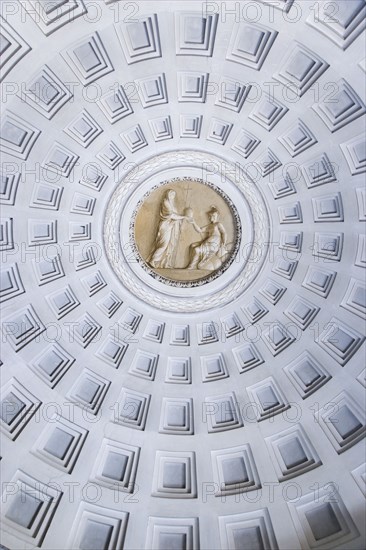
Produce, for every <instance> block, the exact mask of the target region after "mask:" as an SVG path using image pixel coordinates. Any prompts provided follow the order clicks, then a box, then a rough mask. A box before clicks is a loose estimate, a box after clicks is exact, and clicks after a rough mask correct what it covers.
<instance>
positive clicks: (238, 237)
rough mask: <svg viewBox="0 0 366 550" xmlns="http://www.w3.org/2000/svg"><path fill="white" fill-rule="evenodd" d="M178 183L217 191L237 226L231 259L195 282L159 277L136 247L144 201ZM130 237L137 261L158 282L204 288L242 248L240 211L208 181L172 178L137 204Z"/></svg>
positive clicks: (226, 266) (163, 182) (153, 188)
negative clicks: (140, 211) (203, 186)
mask: <svg viewBox="0 0 366 550" xmlns="http://www.w3.org/2000/svg"><path fill="white" fill-rule="evenodd" d="M176 181H192V182H195V183H200V184H202V185H207V187H210V188H211V189H213V190H214V191H216V193H217V194H218V195H220V197H222V198H223V199H224V201H225V202H226V204H227V205H228V207H229V208H230V211H231V215H232V217H233V220H234V226H235V238H234V246H233V248H232V250H231V252H230V256H229V258H227V260H226V261H225V262H224V263H223V264H222V266H221V267H220V268H219V269H217V270H216V271H214V272H213V273H211V274H209V275H207V276H206V277H202V278H201V279H197V280H195V281H175V280H173V279H169V278H168V277H164V276H162V275H159V274H158V273H156V272H155V271H154V270H153V269H151V267H149V265H148V264H147V263H146V261H145V260H144V259H143V258H142V256H141V254H140V252H139V249H138V247H137V245H136V240H135V223H136V217H137V214H138V211H139V209H140V207H141V206H142V204H143V203H144V201H145V200H146V199H147V197H148V196H149V195H151V193H153V192H154V191H155V190H156V189H158V187H163V186H166V187H168V186H169V185H172V184H174V182H176ZM129 235H130V242H131V248H132V251H133V253H134V254H135V256H136V259H137V261H138V263H139V264H140V265H141V267H142V269H144V270H145V271H146V272H147V273H148V274H149V275H151V277H153V278H154V279H156V280H157V281H160V282H161V283H165V284H167V285H169V286H175V287H178V288H193V287H196V286H202V285H204V284H207V283H210V282H211V281H214V280H215V279H217V277H220V275H222V273H224V271H226V270H227V268H228V267H229V266H230V265H231V264H232V263H233V261H234V259H235V256H236V254H237V252H238V249H239V246H240V241H241V223H240V217H239V214H238V211H237V209H236V208H235V206H234V203H233V201H232V200H231V199H230V198H229V197H228V196H227V195H226V193H224V191H223V190H222V189H220V188H219V187H217V186H216V185H214V184H213V183H211V182H208V181H204V180H203V179H200V178H194V177H192V178H191V177H182V178H180V177H176V178H171V179H169V180H166V181H162V182H161V183H159V184H156V185H154V186H153V187H151V189H149V191H147V192H146V193H145V194H144V196H143V197H142V198H141V199H140V200H139V202H138V203H137V205H136V208H135V210H134V212H133V215H132V218H131V223H130V230H129Z"/></svg>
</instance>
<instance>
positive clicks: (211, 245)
mask: <svg viewBox="0 0 366 550" xmlns="http://www.w3.org/2000/svg"><path fill="white" fill-rule="evenodd" d="M207 214H208V218H209V220H210V223H209V224H208V225H205V226H204V227H199V226H198V225H197V224H196V222H195V221H194V220H193V218H188V220H187V221H189V222H190V223H191V224H192V225H193V227H194V229H195V230H196V231H197V233H200V234H201V235H202V236H203V239H202V240H201V241H200V242H197V243H193V244H191V246H190V251H189V257H190V261H189V264H188V265H187V269H206V270H209V271H213V270H216V269H218V268H219V267H221V265H222V264H223V262H224V260H225V258H226V256H227V253H228V251H227V249H226V231H225V228H224V226H223V225H222V223H220V222H219V215H220V213H219V211H218V210H217V208H216V207H215V206H212V207H211V209H210V210H209V211H208V212H207Z"/></svg>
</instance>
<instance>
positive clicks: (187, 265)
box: [134, 180, 238, 282]
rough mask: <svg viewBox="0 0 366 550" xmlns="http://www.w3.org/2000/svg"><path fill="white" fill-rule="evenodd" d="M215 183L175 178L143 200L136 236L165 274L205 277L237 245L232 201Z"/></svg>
mask: <svg viewBox="0 0 366 550" xmlns="http://www.w3.org/2000/svg"><path fill="white" fill-rule="evenodd" d="M225 199H226V197H225V196H224V194H223V193H222V192H221V193H219V192H217V191H216V188H214V186H208V185H205V184H203V183H199V182H197V181H186V180H183V181H177V182H171V183H170V185H164V186H161V187H157V188H156V189H154V190H153V191H152V192H151V193H148V194H147V196H146V198H145V200H143V201H141V205H140V207H139V209H138V212H137V214H136V219H135V230H134V236H135V241H136V245H137V249H138V252H139V254H140V256H141V257H142V259H143V260H144V262H146V264H147V266H148V267H149V268H151V270H152V272H153V273H156V274H158V275H160V276H162V277H164V278H166V279H168V280H173V281H187V282H189V281H196V280H200V279H202V280H204V279H205V278H207V277H208V276H209V275H210V274H212V273H214V272H217V271H218V270H220V269H221V268H222V267H223V266H224V265H225V263H226V262H227V260H228V259H229V258H230V255H231V253H232V251H233V249H234V248H235V246H234V245H235V243H236V240H237V233H238V231H237V229H238V228H237V219H236V216H235V212H234V206H233V205H232V204H231V205H230V204H228V202H227V200H225Z"/></svg>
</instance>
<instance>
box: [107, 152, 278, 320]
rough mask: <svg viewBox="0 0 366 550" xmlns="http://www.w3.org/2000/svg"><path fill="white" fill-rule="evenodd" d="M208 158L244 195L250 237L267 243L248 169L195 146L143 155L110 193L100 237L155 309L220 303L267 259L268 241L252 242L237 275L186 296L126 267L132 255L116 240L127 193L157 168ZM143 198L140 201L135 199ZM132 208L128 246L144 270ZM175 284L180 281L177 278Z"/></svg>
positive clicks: (262, 208) (124, 278)
mask: <svg viewBox="0 0 366 550" xmlns="http://www.w3.org/2000/svg"><path fill="white" fill-rule="evenodd" d="M208 163H214V164H215V165H216V166H220V168H221V172H222V174H223V177H225V179H226V180H228V181H229V182H230V183H231V185H233V186H235V187H236V188H237V189H238V190H239V191H240V192H241V194H242V195H243V200H245V202H246V204H247V206H248V207H249V210H250V213H251V218H252V233H253V243H261V244H266V243H268V242H269V236H270V223H269V216H268V212H267V208H266V205H265V202H264V200H263V197H262V195H261V193H260V192H259V190H258V188H257V186H256V185H255V184H254V183H253V182H252V181H251V180H250V179H249V178H248V175H247V174H245V172H244V171H243V170H242V169H241V168H240V167H238V165H236V166H234V165H233V164H231V163H229V162H227V161H225V160H223V159H221V158H220V157H218V156H216V155H212V154H208V153H203V152H198V151H173V152H169V153H163V154H161V155H157V156H155V157H153V158H151V159H148V160H146V161H145V162H143V163H142V164H140V165H138V166H137V167H135V168H133V169H132V170H131V171H130V172H129V173H128V174H127V175H126V176H125V177H124V178H123V180H121V182H120V183H119V185H118V187H117V188H116V190H115V191H114V193H113V194H112V196H111V198H110V201H109V203H108V206H107V209H106V212H105V221H104V228H103V231H104V234H103V237H104V245H105V252H106V256H107V258H108V260H109V262H110V264H111V266H112V268H113V270H114V272H115V273H116V275H117V277H118V278H119V279H120V281H121V282H122V283H123V285H124V286H125V287H126V288H127V289H128V290H129V291H131V292H132V293H133V294H135V295H136V296H137V297H138V298H140V299H141V300H142V301H144V302H145V303H147V304H150V305H152V306H154V307H157V308H159V309H165V310H168V311H180V312H190V313H192V312H197V311H203V310H207V309H211V308H212V307H217V306H222V305H224V304H226V303H228V302H230V301H232V300H234V299H236V298H237V297H238V296H239V295H240V294H242V292H243V291H244V290H245V289H246V288H247V287H248V286H249V284H250V283H251V282H252V281H253V280H254V278H255V277H256V275H257V274H258V273H259V271H260V269H261V266H262V264H263V262H264V260H265V257H266V254H267V247H266V246H260V247H252V248H251V250H250V253H249V254H248V256H247V258H246V261H245V263H244V265H243V266H242V269H241V270H239V273H238V274H237V276H236V277H235V278H233V280H231V281H229V282H228V284H227V285H226V286H225V288H222V289H220V290H216V291H215V289H212V285H208V284H207V285H204V286H202V290H203V292H202V295H201V296H196V297H192V296H189V293H188V292H187V294H186V295H183V296H177V295H175V296H174V295H171V296H169V295H168V294H166V292H164V293H163V292H159V290H157V289H156V288H152V287H150V286H149V285H148V284H147V283H146V282H145V281H143V280H141V279H140V278H139V277H138V275H137V274H136V273H135V271H134V270H133V269H132V268H131V267H130V265H129V263H130V260H129V259H128V258H127V256H126V253H125V251H124V250H123V246H121V243H120V235H119V230H120V220H121V217H122V214H123V211H124V209H125V206H126V203H127V199H128V198H129V197H130V195H131V193H132V192H135V191H136V189H138V187H139V186H140V185H142V184H143V183H144V182H146V180H147V179H148V178H150V177H152V176H156V175H158V174H159V172H162V171H163V170H170V169H176V170H177V171H178V170H179V171H180V172H184V167H185V166H186V167H193V168H199V169H200V170H202V167H203V166H205V165H207V164H208ZM230 174H236V177H235V180H234V179H232V178H231V177H230ZM178 179H179V180H183V179H184V177H179V178H178ZM190 179H194V178H190ZM169 181H170V182H172V181H173V179H170V180H169ZM162 182H163V183H166V182H167V181H166V180H164V179H162ZM204 183H206V182H204ZM155 187H156V186H155ZM214 187H216V186H214ZM215 190H216V189H215ZM151 191H152V189H150V191H149V192H151ZM224 197H225V200H227V199H228V200H229V204H230V203H232V201H231V199H230V198H229V197H228V196H226V194H224ZM142 200H144V197H142V198H141V201H142ZM141 201H139V204H140V202H141ZM136 212H137V208H135V210H134V213H133V215H132V219H131V223H130V235H129V238H130V243H129V244H130V250H129V252H131V247H132V250H134V249H136V250H135V252H134V253H135V262H137V263H139V265H141V268H142V270H143V271H146V264H145V262H144V261H143V260H142V259H141V258H140V255H139V254H138V251H137V247H136V245H135V244H134V238H131V237H133V236H132V235H131V230H132V227H133V223H134V219H135V216H136ZM239 224H240V219H239ZM240 231H241V230H240ZM240 235H241V232H240V233H239V234H238V237H239V239H237V240H238V248H239V243H240ZM116 243H118V246H119V253H118V254H116V249H115V246H116ZM238 248H237V249H238ZM234 259H235V254H232V256H231V258H230V260H231V262H232V261H233V260H234ZM143 264H145V265H143ZM228 267H229V266H227V267H226V268H225V270H226V269H228ZM223 268H224V266H223ZM223 268H222V270H220V271H221V273H222V272H223V270H224V269H223ZM221 273H220V274H221ZM215 275H216V273H215V274H214V279H216V278H217V277H218V276H219V275H217V277H215ZM159 277H160V276H159V275H157V274H155V273H154V281H155V280H157V279H159ZM161 279H162V281H163V282H164V283H165V285H164V286H165V288H168V285H167V284H166V282H167V280H166V279H165V278H163V277H161ZM205 282H206V281H205ZM207 282H209V281H207ZM174 283H177V281H174ZM194 283H195V281H194V282H193V284H192V285H191V286H197V285H194ZM174 286H180V285H179V282H178V284H177V285H174ZM184 286H186V285H184ZM206 289H207V292H206V293H205V292H204V291H205V290H206ZM172 290H173V289H172ZM183 290H184V289H183ZM185 290H187V291H189V288H186V289H185Z"/></svg>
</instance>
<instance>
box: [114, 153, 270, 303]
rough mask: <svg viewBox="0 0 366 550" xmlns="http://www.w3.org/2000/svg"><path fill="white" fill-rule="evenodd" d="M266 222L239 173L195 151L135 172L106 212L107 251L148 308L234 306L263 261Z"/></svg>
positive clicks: (256, 195)
mask: <svg viewBox="0 0 366 550" xmlns="http://www.w3.org/2000/svg"><path fill="white" fill-rule="evenodd" d="M269 236H270V220H269V217H268V213H267V209H266V205H265V203H264V200H263V198H262V195H261V193H260V191H259V190H258V188H257V186H256V185H255V184H254V182H253V181H252V180H251V179H250V178H249V176H248V175H247V174H246V173H245V172H244V171H243V170H242V169H241V168H240V166H237V165H233V164H231V163H229V162H227V161H226V160H223V159H221V158H220V157H217V156H216V155H212V154H208V153H203V152H200V151H172V152H169V153H164V154H161V155H158V156H156V157H153V158H151V159H148V160H146V161H145V162H143V163H141V164H139V165H138V166H135V167H134V168H133V169H132V170H131V171H130V172H129V173H128V174H127V175H126V176H125V177H124V178H123V179H121V181H120V183H119V184H118V186H117V187H116V189H115V190H114V192H113V194H112V196H111V198H110V200H109V203H108V206H107V208H106V211H105V223H104V245H105V252H106V255H107V258H108V260H109V262H110V264H111V266H112V268H113V270H114V272H115V274H116V276H117V277H118V278H119V280H120V281H121V283H122V284H123V285H124V286H125V287H126V288H128V289H129V290H130V291H131V292H133V293H134V294H135V296H137V297H138V298H140V299H141V300H143V301H144V302H145V303H147V304H150V305H152V306H154V307H158V308H160V309H164V310H168V311H174V312H176V311H180V312H184V313H194V312H196V311H203V310H208V309H211V308H212V307H218V306H221V305H224V304H227V303H229V302H232V301H233V300H234V299H235V298H236V297H238V296H239V295H240V294H241V293H242V292H243V291H244V290H245V289H246V288H247V287H248V286H249V284H250V283H251V282H252V281H254V279H255V277H256V276H257V274H258V273H259V271H260V269H261V266H262V264H263V262H264V260H265V258H266V256H267V251H268V243H269V242H270V241H269Z"/></svg>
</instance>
